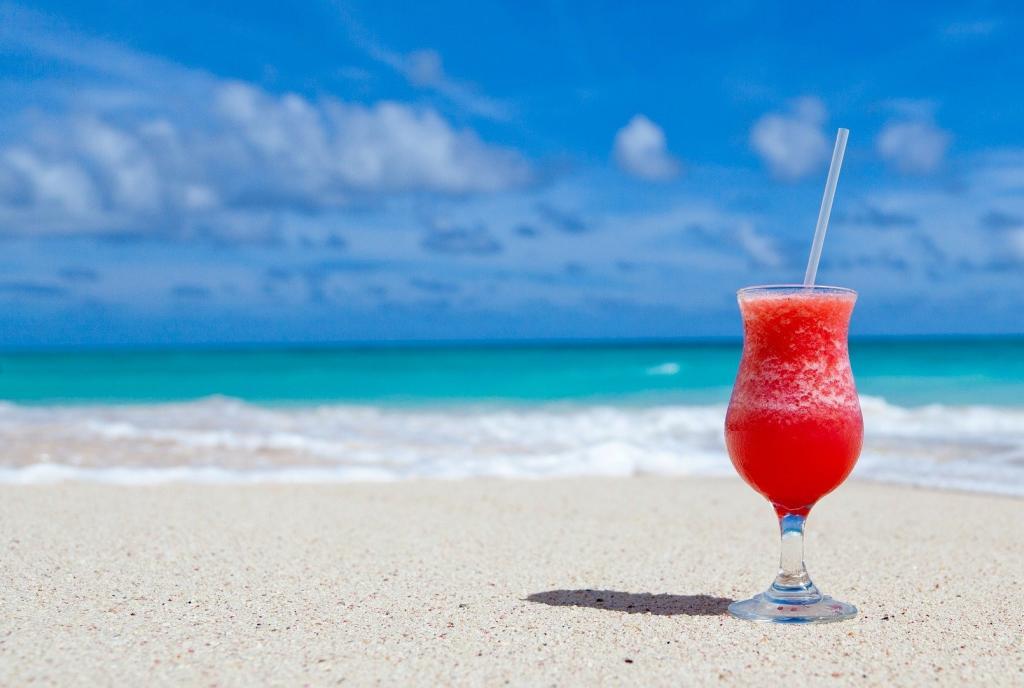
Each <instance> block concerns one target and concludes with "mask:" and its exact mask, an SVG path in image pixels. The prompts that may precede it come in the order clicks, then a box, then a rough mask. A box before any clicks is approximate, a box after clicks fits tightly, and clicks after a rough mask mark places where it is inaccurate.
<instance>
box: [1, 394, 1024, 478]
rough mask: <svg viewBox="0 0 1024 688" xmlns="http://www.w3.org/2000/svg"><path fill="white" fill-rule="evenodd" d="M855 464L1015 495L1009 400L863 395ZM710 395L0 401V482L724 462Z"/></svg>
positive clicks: (716, 467) (703, 472) (567, 470)
mask: <svg viewBox="0 0 1024 688" xmlns="http://www.w3.org/2000/svg"><path fill="white" fill-rule="evenodd" d="M862 406H863V410H864V418H865V426H866V428H867V434H866V438H865V450H864V454H863V456H862V457H861V460H860V462H859V463H858V466H857V468H856V469H855V475H859V476H860V477H862V478H869V479H874V480H881V481H886V482H896V483H904V484H913V485H922V486H932V487H942V488H954V489H963V490H972V491H981V492H990V493H999V494H1010V495H1024V408H1008V407H988V406H943V405H932V406H925V407H919V408H904V407H899V406H893V405H891V404H888V403H887V402H885V401H884V400H882V399H878V398H872V397H865V398H863V400H862ZM724 415H725V406H724V405H707V406H667V405H664V406H647V407H644V406H608V405H601V406H598V405H560V404H549V405H539V406H524V407H508V406H506V407H492V406H489V407H480V406H478V407H471V406H463V407H452V408H436V407H435V408H398V407H380V406H369V405H325V406H315V407H268V406H259V405H253V404H247V403H245V402H241V401H238V400H234V399H226V398H220V397H218V398H209V399H203V400H200V401H195V402H189V403H181V404H157V405H126V406H62V407H54V406H49V407H26V406H16V405H12V404H3V403H0V433H2V436H3V437H4V440H5V455H4V456H3V457H0V483H6V484H46V483H55V482H63V481H86V482H100V483H109V484H118V485H154V484H162V483H170V482H187V483H206V484H223V483H227V484H250V483H330V482H359V481H390V480H406V479H417V478H441V479H459V478H469V477H506V478H545V477H567V476H630V475H642V474H653V475H699V476H722V475H732V474H733V469H732V466H731V465H730V463H729V459H728V457H727V455H726V453H725V446H724V441H723V437H722V424H723V419H724Z"/></svg>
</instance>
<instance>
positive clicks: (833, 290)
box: [736, 284, 857, 296]
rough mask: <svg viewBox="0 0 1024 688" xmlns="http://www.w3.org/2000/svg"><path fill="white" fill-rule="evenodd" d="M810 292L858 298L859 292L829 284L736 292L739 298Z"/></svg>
mask: <svg viewBox="0 0 1024 688" xmlns="http://www.w3.org/2000/svg"><path fill="white" fill-rule="evenodd" d="M802 292H810V293H812V294H840V295H849V296H857V292H856V291H855V290H853V289H850V288H849V287H835V286H832V285H828V284H810V285H805V284H757V285H753V286H750V287H743V288H742V289H739V290H737V291H736V295H737V296H749V295H752V294H764V293H768V294H778V293H793V294H799V293H802Z"/></svg>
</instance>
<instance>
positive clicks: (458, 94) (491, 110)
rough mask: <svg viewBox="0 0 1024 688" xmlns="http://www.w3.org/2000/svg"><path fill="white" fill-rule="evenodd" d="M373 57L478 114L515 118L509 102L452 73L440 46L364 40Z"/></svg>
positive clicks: (496, 118)
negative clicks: (388, 45)
mask: <svg viewBox="0 0 1024 688" xmlns="http://www.w3.org/2000/svg"><path fill="white" fill-rule="evenodd" d="M363 43H364V47H365V48H366V50H367V52H368V53H369V55H370V56H371V57H373V58H374V59H375V60H377V61H379V62H382V63H383V64H386V65H387V66H389V67H391V68H392V69H394V70H395V71H396V72H398V73H399V74H401V75H402V76H404V77H405V78H406V79H407V80H408V81H409V83H410V84H412V85H413V86H415V87H416V88H422V89H426V90H430V91H434V92H436V93H438V94H440V95H442V96H444V97H445V98H447V99H448V100H450V101H451V102H453V103H454V104H455V105H457V106H458V107H460V108H462V109H464V110H466V111H467V112H470V113H472V114H474V115H480V116H481V117H487V118H490V119H495V120H500V121H505V120H508V119H510V118H511V116H512V112H511V108H510V107H509V105H508V104H507V103H504V102H502V101H499V100H496V99H494V98H489V97H487V96H485V95H483V94H481V93H480V92H479V91H478V89H477V88H476V87H475V86H473V85H472V84H470V83H468V82H465V81H460V80H458V79H455V78H454V77H452V76H451V75H449V74H448V73H447V72H446V71H445V69H444V64H443V62H442V60H441V55H440V53H438V52H437V51H436V50H415V51H413V52H411V53H407V54H404V55H403V54H401V53H397V52H394V51H391V50H386V49H384V48H381V47H380V46H378V45H376V44H375V43H372V42H369V41H364V42H363Z"/></svg>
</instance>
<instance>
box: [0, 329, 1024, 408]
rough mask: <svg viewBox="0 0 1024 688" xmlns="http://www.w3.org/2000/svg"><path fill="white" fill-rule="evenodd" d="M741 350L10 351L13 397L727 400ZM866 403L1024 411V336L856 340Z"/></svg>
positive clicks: (34, 400) (1, 373) (4, 371)
mask: <svg viewBox="0 0 1024 688" xmlns="http://www.w3.org/2000/svg"><path fill="white" fill-rule="evenodd" d="M739 355H740V345H739V343H738V342H728V343H686V344H659V345H642V346H641V345H636V346H633V345H629V346H623V345H619V346H614V345H580V346H522V347H477V348H472V347H393V348H378V349H351V348H349V349H280V350H222V351H202V350H178V351H116V352H66V353H65V352H60V353H54V352H47V353H6V354H0V400H4V401H9V402H14V403H17V404H33V405H36V404H53V403H73V404H81V403H106V404H110V403H154V402H165V401H185V400H191V399H199V398H203V397H208V396H211V395H223V396H227V397H233V398H237V399H241V400H245V401H249V402H257V403H270V404H289V405H291V404H303V403H306V404H320V403H325V402H353V403H373V404H383V405H408V404H412V405H428V404H434V403H441V404H459V403H461V402H488V401H493V402H501V403H514V404H524V403H525V404H529V403H531V402H550V401H578V402H584V403H588V402H600V403H623V404H645V403H684V404H708V403H717V402H724V401H726V400H727V399H728V395H729V390H730V387H731V385H732V381H733V376H734V374H735V371H736V365H737V362H738V360H739ZM851 359H852V362H853V368H854V373H855V376H856V378H857V383H858V387H859V389H860V391H861V393H862V394H865V395H870V396H875V397H881V398H884V399H885V400H886V401H888V402H890V403H893V404H899V405H903V406H920V405H924V404H933V403H941V404H985V405H996V406H1015V405H1022V406H1024V339H971V340H904V341H855V342H853V343H852V344H851Z"/></svg>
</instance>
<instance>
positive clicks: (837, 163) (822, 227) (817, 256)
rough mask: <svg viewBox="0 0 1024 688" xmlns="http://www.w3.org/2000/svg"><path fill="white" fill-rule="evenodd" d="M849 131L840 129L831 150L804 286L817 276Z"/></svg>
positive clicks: (808, 285)
mask: <svg viewBox="0 0 1024 688" xmlns="http://www.w3.org/2000/svg"><path fill="white" fill-rule="evenodd" d="M849 135H850V130H849V129H840V130H839V133H837V134H836V147H835V148H834V149H833V150H832V164H831V165H829V167H828V180H826V182H825V195H824V196H822V197H821V210H819V211H818V226H817V227H815V228H814V242H813V243H812V244H811V255H810V256H809V257H808V258H807V272H805V273H804V286H805V287H810V286H812V285H813V284H814V278H815V276H816V275H817V274H818V261H819V260H821V248H822V246H824V245H825V232H827V231H828V217H829V215H831V214H832V200H833V199H834V198H835V197H836V184H838V183H839V168H840V167H842V166H843V153H845V152H846V139H847V137H848V136H849Z"/></svg>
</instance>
